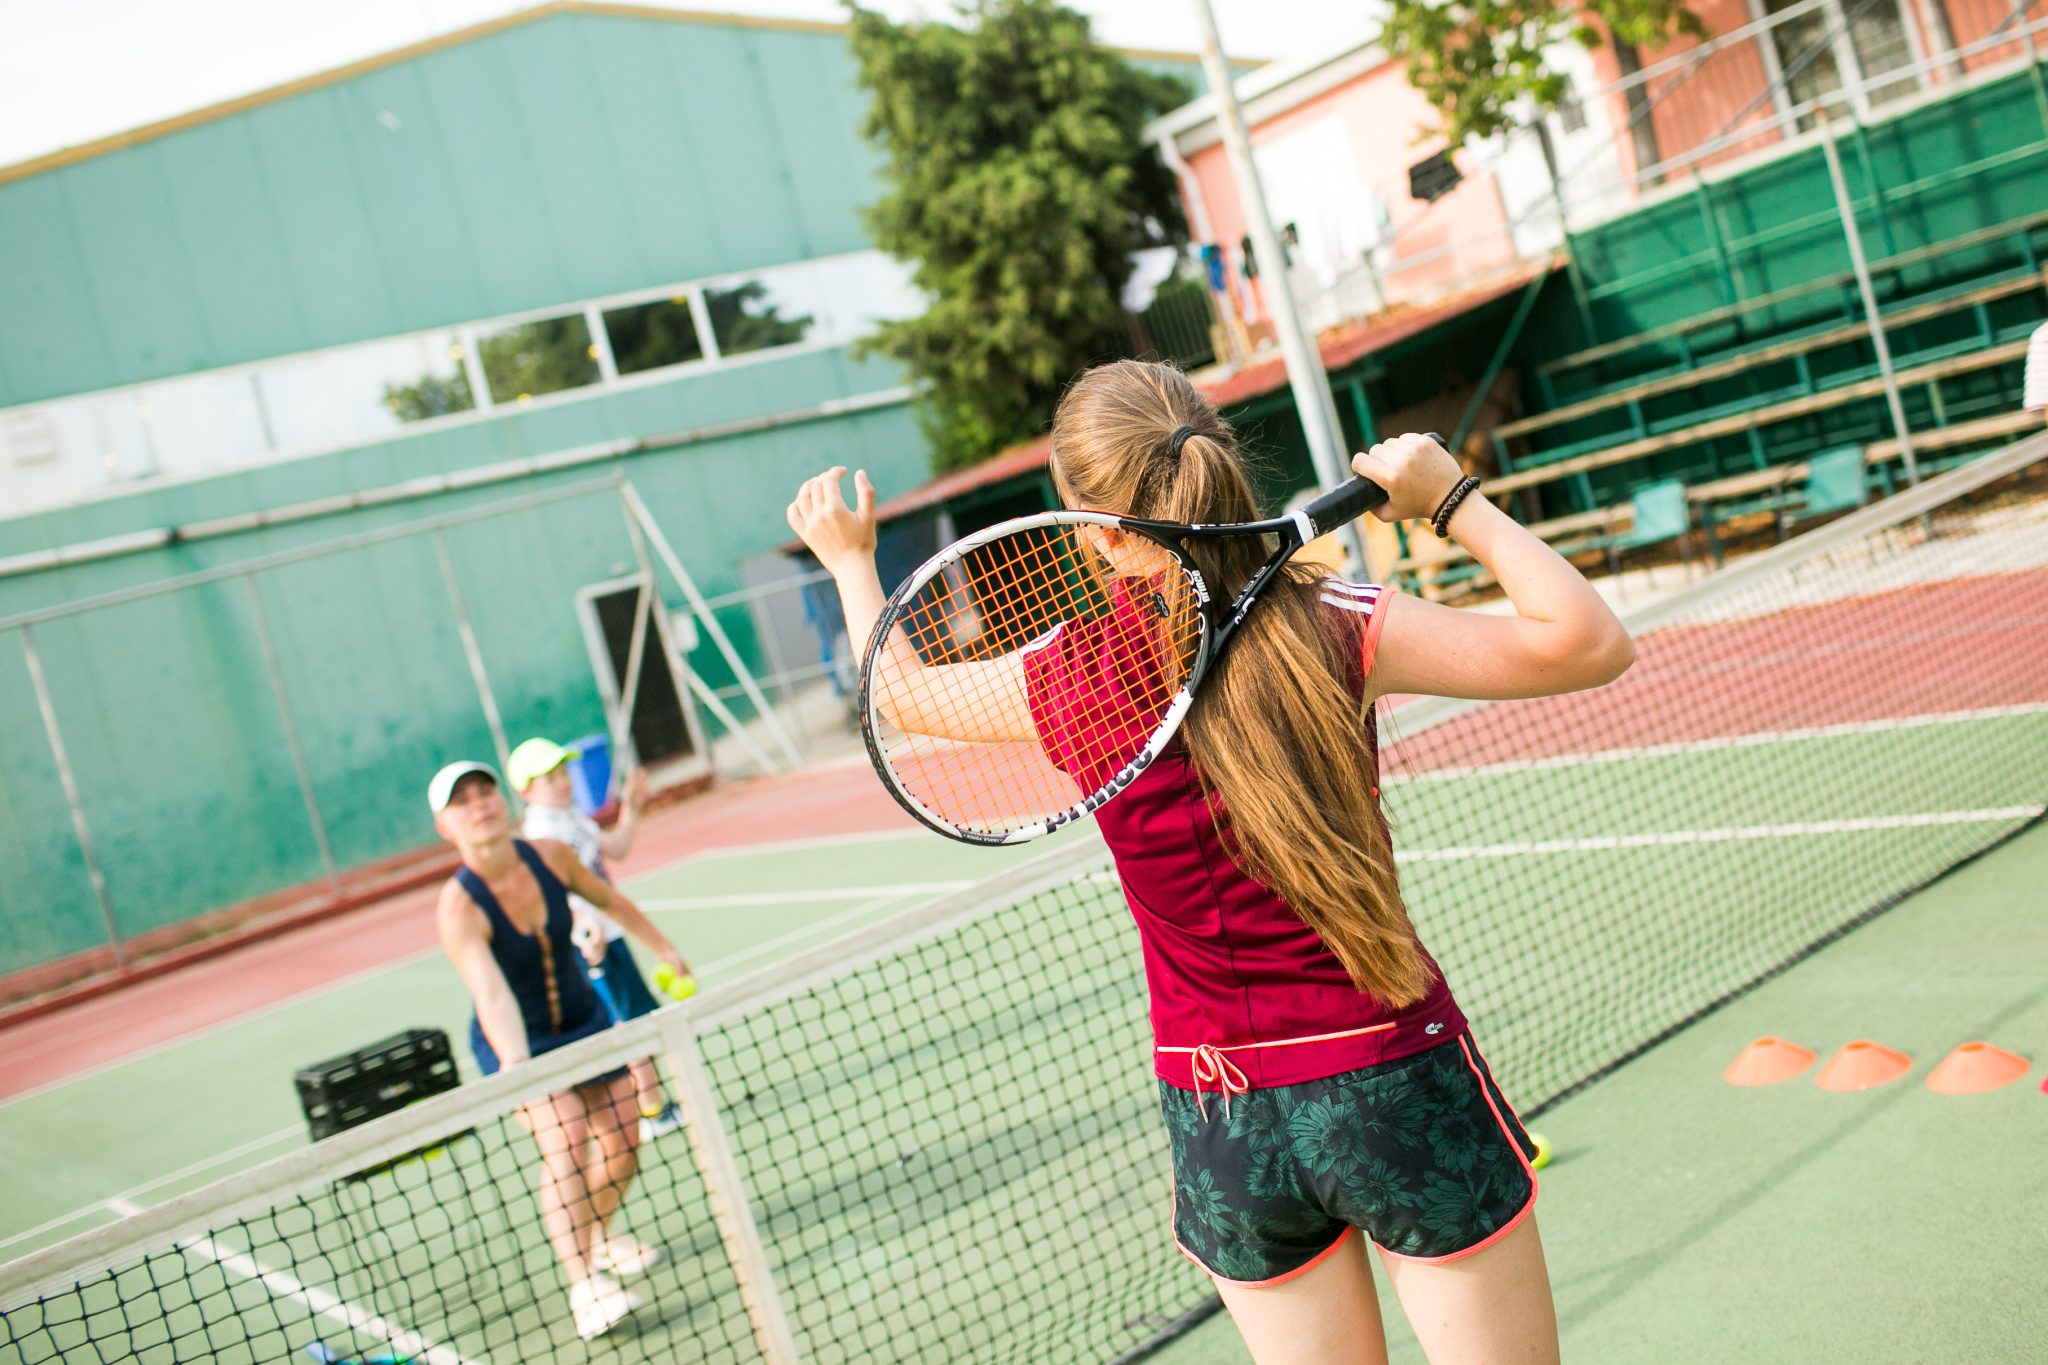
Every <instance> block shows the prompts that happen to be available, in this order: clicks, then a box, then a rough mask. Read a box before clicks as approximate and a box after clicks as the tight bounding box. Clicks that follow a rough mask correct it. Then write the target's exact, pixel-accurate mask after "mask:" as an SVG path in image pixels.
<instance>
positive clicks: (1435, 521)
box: [1429, 474, 1479, 539]
mask: <svg viewBox="0 0 2048 1365" xmlns="http://www.w3.org/2000/svg"><path fill="white" fill-rule="evenodd" d="M1477 487H1479V480H1478V479H1477V478H1475V477H1474V476H1472V475H1470V474H1467V475H1466V476H1465V477H1464V478H1462V479H1460V480H1458V482H1457V483H1455V484H1453V485H1452V487H1451V491H1450V492H1448V493H1446V494H1444V500H1443V501H1442V502H1440V503H1438V504H1437V505H1436V511H1435V512H1432V513H1431V514H1430V518H1429V529H1430V530H1432V531H1435V532H1436V533H1437V536H1438V538H1439V539H1441V538H1443V537H1446V536H1448V535H1450V533H1451V518H1452V517H1453V516H1455V515H1457V511H1458V507H1459V504H1461V503H1463V502H1464V501H1465V499H1466V498H1467V497H1469V496H1470V495H1471V492H1472V490H1473V489H1475V488H1477Z"/></svg>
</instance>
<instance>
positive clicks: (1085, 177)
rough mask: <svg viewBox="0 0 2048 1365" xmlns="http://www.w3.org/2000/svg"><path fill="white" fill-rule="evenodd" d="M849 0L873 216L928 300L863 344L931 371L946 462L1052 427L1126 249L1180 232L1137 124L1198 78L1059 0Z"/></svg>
mask: <svg viewBox="0 0 2048 1365" xmlns="http://www.w3.org/2000/svg"><path fill="white" fill-rule="evenodd" d="M848 8H849V9H850V10H851V11H852V16H853V25H852V29H853V34H852V41H853V53H854V56H855V58H856V59H857V60H858V61H859V63H860V84H861V86H862V87H863V88H864V89H866V90H867V91H868V92H869V93H870V94H871V96H872V97H873V102H872V104H871V105H870V106H869V110H868V116H867V119H866V122H865V124H864V125H863V128H862V132H863V133H864V134H865V135H866V136H867V138H868V139H869V140H870V141H871V142H873V143H874V144H875V146H876V147H877V148H878V149H879V150H880V151H881V152H882V154H883V157H884V160H885V169H884V176H885V179H886V181H887V184H888V191H887V193H886V194H885V195H884V196H883V197H882V199H881V200H880V201H879V202H877V203H875V204H873V205H872V206H870V208H869V209H868V211H867V215H866V219H867V226H868V230H869V232H870V233H871V234H872V236H873V238H874V240H875V242H876V244H877V245H879V246H880V247H881V248H882V249H883V250H885V251H887V252H889V253H890V254H891V255H892V256H895V257H896V258H897V259H899V260H903V261H907V262H910V263H911V264H912V265H913V267H914V278H915V279H916V282H917V284H918V286H919V288H921V289H922V290H923V291H924V293H925V296H926V297H927V299H928V300H929V301H930V306H929V307H928V308H927V310H926V311H925V313H924V315H923V316H922V317H918V318H913V319H911V320H909V321H904V322H893V323H888V324H886V325H884V326H883V327H882V328H881V329H880V330H879V331H878V332H877V333H876V334H875V336H873V337H872V338H870V339H869V340H868V341H867V342H866V343H865V345H864V350H865V351H868V352H874V351H879V352H881V353H883V354H885V355H888V356H891V357H893V358H895V359H897V360H899V361H901V362H902V363H903V364H904V366H905V367H906V368H907V369H909V370H910V372H911V374H912V376H913V377H914V378H915V379H917V380H918V381H920V397H919V400H918V401H919V414H920V418H921V420H922V422H923V424H924V427H925V431H926V435H927V437H928V439H929V440H930V441H931V444H932V449H933V461H934V463H935V464H936V465H937V467H939V468H942V469H944V468H957V467H959V466H962V465H969V464H973V463H975V462H977V461H979V460H983V459H986V458H988V457H989V456H991V455H993V454H995V453H997V452H998V451H1000V450H1002V449H1004V448H1005V447H1007V446H1010V445H1013V444H1015V443H1017V442H1018V441H1022V440H1028V439H1029V438H1031V437H1033V436H1035V435H1037V434H1038V433H1039V432H1041V431H1043V430H1044V428H1045V423H1046V421H1047V420H1048V419H1049V418H1050V416H1051V414H1052V407H1053V403H1054V401H1055V400H1056V399H1057V398H1058V395H1059V390H1060V386H1061V385H1062V384H1064V383H1065V382H1066V381H1067V380H1068V379H1069V378H1070V377H1071V376H1072V375H1073V374H1074V372H1075V371H1076V370H1078V369H1080V368H1081V367H1082V366H1084V365H1086V364H1087V363H1088V362H1089V361H1090V360H1092V359H1095V358H1097V357H1098V356H1101V355H1103V354H1105V353H1106V352H1107V351H1108V350H1110V349H1111V348H1112V347H1113V346H1114V345H1115V344H1116V343H1115V342H1114V341H1113V340H1112V338H1114V337H1115V336H1116V334H1117V333H1118V332H1119V330H1120V328H1121V325H1122V320H1123V317H1122V309H1121V307H1120V305H1119V303H1118V297H1119V295H1120V293H1121V291H1122V289H1123V286H1124V283H1125V281H1126V280H1127V279H1128V278H1129V277H1130V272H1131V264H1130V254H1131V252H1133V251H1135V250H1138V249H1139V248H1141V247H1145V246H1156V245H1162V244H1175V245H1177V244H1179V243H1180V242H1181V241H1183V240H1184V238H1185V232H1186V229H1185V228H1184V226H1183V225H1182V221H1181V216H1180V200H1179V194H1178V189H1177V187H1176V186H1175V184H1174V182H1173V175H1172V172H1171V171H1169V170H1168V169H1167V168H1166V166H1165V165H1164V164H1162V163H1161V162H1160V160H1159V158H1158V157H1157V156H1156V155H1154V154H1153V153H1152V152H1151V151H1150V149H1149V148H1147V147H1146V146H1145V144H1144V141H1143V137H1142V130H1143V128H1144V125H1145V123H1146V121H1147V120H1148V119H1150V118H1152V117H1154V116H1155V115H1157V114H1160V113H1164V112H1165V111H1167V110H1169V109H1172V108H1176V107H1178V106H1179V105H1180V104H1182V103H1184V102H1185V101H1186V100H1187V98H1188V93H1189V92H1188V87H1187V86H1185V85H1184V84H1182V83H1181V82H1180V81H1177V80H1174V79H1173V78H1171V77H1167V76H1159V75H1154V74H1151V73H1149V72H1145V71H1141V70H1139V69H1137V68H1135V67H1133V66H1131V65H1130V64H1129V63H1127V62H1125V61H1124V60H1123V59H1122V58H1121V57H1119V56H1118V55H1117V54H1116V53H1114V52H1111V51H1108V50H1107V49H1104V48H1102V47H1099V46H1097V45H1096V44H1095V42H1094V40H1093V38H1092V36H1091V34H1090V30H1089V24H1088V20H1087V19H1086V18H1085V17H1084V16H1082V15H1079V14H1076V13H1075V12H1074V11H1072V10H1070V9H1067V8H1065V7H1064V6H1062V5H1060V4H1057V3H1055V2H1054V0H975V2H974V3H973V4H972V5H971V6H968V7H965V8H963V9H962V10H961V12H960V19H961V23H960V25H958V26H955V25H952V24H944V23H925V24H908V25H898V24H894V23H891V22H890V21H889V20H887V19H884V18H883V17H882V16H880V15H879V14H876V13H874V12H872V11H870V10H864V9H862V8H860V6H859V5H858V3H855V0H848Z"/></svg>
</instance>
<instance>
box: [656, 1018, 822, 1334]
mask: <svg viewBox="0 0 2048 1365" xmlns="http://www.w3.org/2000/svg"><path fill="white" fill-rule="evenodd" d="M656 1022H657V1024H658V1026H659V1029H660V1033H661V1045H662V1048H663V1050H664V1051H665V1052H666V1053H667V1056H668V1065H669V1071H670V1073H671V1074H672V1075H673V1076H674V1078H675V1083H676V1089H677V1091H678V1092H680V1093H679V1098H680V1099H681V1100H682V1103H683V1127H684V1128H685V1129H686V1130H687V1131H688V1133H689V1135H690V1153H691V1155H692V1156H693V1157H695V1159H696V1163H697V1172H698V1174H699V1175H700V1176H702V1177H703V1180H704V1193H705V1197H706V1198H707V1199H708V1201H709V1202H710V1204H711V1216H712V1218H713V1219H714V1220H715V1221H716V1222H717V1224H718V1237H719V1240H720V1241H722V1242H723V1243H724V1244H725V1254H726V1259H728V1260H729V1261H731V1262H732V1269H733V1276H734V1278H736V1279H737V1280H738V1281H739V1290H740V1300H741V1302H743V1303H744V1304H745V1305H746V1309H747V1320H748V1321H749V1322H751V1323H752V1324H753V1328H754V1341H755V1343H756V1344H757V1345H759V1346H760V1348H761V1355H762V1356H763V1358H764V1359H765V1360H766V1361H767V1363H768V1365H797V1361H798V1359H799V1357H798V1355H797V1350H796V1336H795V1334H794V1333H793V1332H792V1331H791V1330H790V1325H789V1317H788V1315H787V1314H786V1313H784V1312H783V1309H782V1299H781V1296H780V1295H778V1294H777V1293H776V1291H775V1274H774V1272H773V1271H772V1270H771V1269H770V1268H769V1266H768V1250H767V1247H766V1246H765V1245H764V1244H763V1243H762V1241H761V1230H760V1228H759V1226H757V1225H756V1224H755V1222H754V1211H753V1209H752V1208H751V1207H750V1206H749V1205H748V1203H747V1191H746V1184H745V1182H744V1181H743V1180H742V1179H741V1177H740V1168H739V1162H738V1161H737V1160H736V1159H735V1158H734V1157H733V1152H732V1141H731V1139H730V1138H729V1137H728V1136H727V1135H726V1131H725V1124H724V1122H723V1121H722V1120H721V1119H720V1118H719V1115H718V1101H717V1098H716V1095H715V1093H714V1092H713V1090H712V1088H711V1073H710V1071H709V1070H707V1069H706V1067H705V1065H704V1054H703V1053H702V1052H700V1051H699V1050H698V1047H697V1031H696V1029H695V1027H694V1026H693V1025H692V1023H691V1011H690V1010H688V1009H664V1010H662V1011H661V1012H660V1013H659V1014H658V1015H657V1016H656Z"/></svg>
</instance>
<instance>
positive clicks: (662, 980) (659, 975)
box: [654, 962, 697, 1000]
mask: <svg viewBox="0 0 2048 1365" xmlns="http://www.w3.org/2000/svg"><path fill="white" fill-rule="evenodd" d="M654 985H655V989H657V990H659V991H660V992H661V993H662V994H663V995H666V996H667V997H668V998H669V999H671V1000H688V999H689V998H690V997H691V996H693V995H695V994H696V993H697V978H696V977H695V976H693V975H691V974H690V973H688V972H678V971H677V970H676V969H675V968H673V967H671V966H669V965H668V964H667V963H666V962H664V963H662V964H661V965H660V966H658V967H656V968H655V969H654Z"/></svg>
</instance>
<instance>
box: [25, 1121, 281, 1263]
mask: <svg viewBox="0 0 2048 1365" xmlns="http://www.w3.org/2000/svg"><path fill="white" fill-rule="evenodd" d="M302 1131H303V1130H302V1129H298V1128H280V1129H278V1130H277V1131H276V1132H274V1133H270V1134H267V1135H266V1136H263V1137H260V1138H255V1139H253V1140H251V1141H249V1142H245V1143H243V1144H242V1145H241V1146H239V1147H236V1148H233V1149H231V1150H229V1151H225V1152H221V1153H220V1154H218V1155H217V1156H210V1157H207V1158H206V1159H205V1160H204V1161H195V1162H193V1163H192V1164H191V1165H189V1166H186V1167H183V1168H182V1169H180V1170H175V1171H172V1172H171V1173H170V1174H169V1175H160V1176H158V1177H157V1178H156V1179H154V1180H145V1181H144V1182H143V1183H142V1184H140V1185H136V1186H133V1187H132V1188H129V1189H125V1190H122V1191H121V1192H120V1193H119V1194H113V1195H108V1196H107V1197H106V1198H105V1199H102V1200H100V1201H99V1202H98V1203H95V1204H87V1205H85V1206H84V1207H83V1208H78V1209H73V1210H72V1211H71V1212H70V1213H67V1214H64V1215H62V1216H61V1217H57V1218H52V1219H51V1220H50V1221H49V1222H47V1223H44V1224H42V1225H40V1226H38V1227H32V1228H29V1229H27V1230H26V1231H23V1232H17V1233H14V1234H13V1235H12V1236H9V1237H0V1247H10V1246H13V1245H14V1244H15V1243H16V1242H21V1241H26V1240H27V1239H28V1238H30V1237H34V1236H37V1235H38V1234H41V1233H45V1232H49V1231H51V1230H52V1229H54V1228H60V1227H63V1226H64V1225H65V1224H66V1223H75V1222H77V1221H78V1220H79V1219H81V1218H86V1217H89V1216H91V1215H93V1214H96V1213H102V1212H105V1213H115V1214H118V1215H119V1216H121V1217H124V1218H125V1217H127V1215H126V1214H122V1213H120V1209H119V1207H117V1206H120V1205H126V1206H128V1207H130V1208H133V1207H135V1205H134V1204H133V1203H132V1202H131V1201H132V1198H133V1196H135V1195H138V1194H147V1193H149V1192H150V1191H151V1190H154V1189H157V1188H159V1187H161V1186H164V1185H168V1184H170V1183H171V1182H172V1181H175V1180H183V1179H184V1178H185V1177H187V1176H191V1175H197V1174H199V1172H201V1171H203V1170H205V1169H206V1168H207V1167H209V1166H219V1165H221V1164H223V1163H224V1162H229V1161H234V1160H237V1159H238V1158H241V1157H245V1156H248V1155H249V1154H250V1153H252V1152H260V1151H262V1150H263V1149H264V1148H265V1147H274V1146H277V1145H278V1144H280V1143H282V1142H284V1141H285V1140H286V1139H287V1138H294V1137H298V1136H299V1135H300V1134H301V1133H302Z"/></svg>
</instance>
